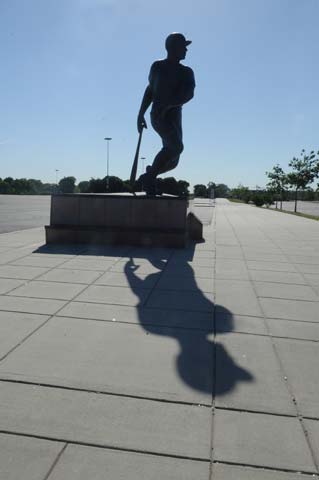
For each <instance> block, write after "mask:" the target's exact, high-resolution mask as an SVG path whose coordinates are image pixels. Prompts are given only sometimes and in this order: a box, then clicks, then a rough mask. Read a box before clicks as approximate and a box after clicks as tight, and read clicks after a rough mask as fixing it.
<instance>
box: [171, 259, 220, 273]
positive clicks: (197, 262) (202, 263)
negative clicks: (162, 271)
mask: <svg viewBox="0 0 319 480" xmlns="http://www.w3.org/2000/svg"><path fill="white" fill-rule="evenodd" d="M185 264H187V266H189V267H194V266H196V267H205V268H213V267H214V265H215V258H214V257H210V258H207V257H197V256H196V257H193V258H192V259H190V260H188V259H186V258H181V257H172V258H170V260H169V262H168V264H167V266H168V267H170V268H176V270H179V269H184V268H185Z"/></svg>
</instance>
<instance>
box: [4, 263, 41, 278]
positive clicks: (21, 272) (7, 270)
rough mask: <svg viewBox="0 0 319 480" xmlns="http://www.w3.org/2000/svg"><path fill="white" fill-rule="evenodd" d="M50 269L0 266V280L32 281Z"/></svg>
mask: <svg viewBox="0 0 319 480" xmlns="http://www.w3.org/2000/svg"><path fill="white" fill-rule="evenodd" d="M49 268H50V267H24V266H19V265H0V277H1V278H16V279H19V280H32V279H33V278H35V277H38V276H39V275H42V274H43V273H45V272H47V271H48V270H49Z"/></svg>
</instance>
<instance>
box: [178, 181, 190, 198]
mask: <svg viewBox="0 0 319 480" xmlns="http://www.w3.org/2000/svg"><path fill="white" fill-rule="evenodd" d="M177 184H178V196H179V197H183V198H187V197H188V195H189V190H188V187H189V183H188V182H186V180H178V182H177Z"/></svg>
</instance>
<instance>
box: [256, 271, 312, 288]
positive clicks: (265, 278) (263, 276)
mask: <svg viewBox="0 0 319 480" xmlns="http://www.w3.org/2000/svg"><path fill="white" fill-rule="evenodd" d="M250 278H251V279H252V280H255V281H259V282H272V283H275V282H276V283H277V282H278V283H286V284H296V285H305V284H307V281H306V280H305V279H304V276H303V275H302V274H300V273H292V272H274V271H272V270H250Z"/></svg>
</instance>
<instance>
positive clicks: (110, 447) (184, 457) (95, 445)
mask: <svg viewBox="0 0 319 480" xmlns="http://www.w3.org/2000/svg"><path fill="white" fill-rule="evenodd" d="M0 433H2V434H4V435H16V436H19V437H28V438H38V439H40V440H48V441H51V442H63V443H67V444H68V445H81V446H83V447H93V448H100V449H104V450H113V451H116V452H126V453H138V454H142V455H143V454H144V455H153V456H156V457H164V458H176V459H179V460H192V461H196V462H202V463H209V459H208V458H204V457H191V456H188V455H177V454H172V453H162V452H152V451H151V450H136V449H133V448H125V447H116V446H115V445H101V444H98V443H92V442H88V443H87V442H84V441H83V442H82V441H80V440H70V439H65V438H56V437H48V436H45V435H37V434H32V433H24V432H14V431H10V430H0Z"/></svg>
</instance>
